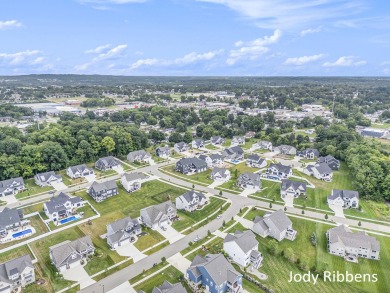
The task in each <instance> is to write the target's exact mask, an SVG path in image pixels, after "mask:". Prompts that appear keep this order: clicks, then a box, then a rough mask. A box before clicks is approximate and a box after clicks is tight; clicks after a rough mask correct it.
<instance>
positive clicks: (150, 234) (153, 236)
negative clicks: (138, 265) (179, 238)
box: [134, 227, 165, 251]
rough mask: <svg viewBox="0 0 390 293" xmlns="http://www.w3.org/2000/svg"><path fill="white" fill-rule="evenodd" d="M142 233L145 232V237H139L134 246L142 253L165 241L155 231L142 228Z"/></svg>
mask: <svg viewBox="0 0 390 293" xmlns="http://www.w3.org/2000/svg"><path fill="white" fill-rule="evenodd" d="M142 231H143V232H145V233H146V235H144V236H140V237H139V238H138V240H137V241H136V242H135V244H134V246H135V247H136V248H137V249H138V250H139V251H144V250H145V249H148V248H149V247H151V246H153V245H155V244H157V243H159V242H161V241H164V240H165V238H164V236H162V235H161V234H160V233H158V232H157V231H156V230H152V229H150V228H145V227H142Z"/></svg>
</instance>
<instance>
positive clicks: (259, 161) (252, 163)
mask: <svg viewBox="0 0 390 293" xmlns="http://www.w3.org/2000/svg"><path fill="white" fill-rule="evenodd" d="M246 165H247V166H248V167H252V168H264V167H266V166H267V161H266V160H265V159H263V158H260V156H259V155H256V154H251V155H248V158H247V159H246Z"/></svg>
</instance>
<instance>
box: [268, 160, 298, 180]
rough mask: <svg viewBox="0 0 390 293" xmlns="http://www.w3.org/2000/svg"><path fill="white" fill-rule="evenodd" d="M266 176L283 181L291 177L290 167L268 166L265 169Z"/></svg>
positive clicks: (278, 164) (279, 164)
mask: <svg viewBox="0 0 390 293" xmlns="http://www.w3.org/2000/svg"><path fill="white" fill-rule="evenodd" d="M267 175H268V177H270V178H274V177H275V179H279V180H281V179H285V178H288V177H290V176H291V175H292V169H291V167H290V166H285V165H283V164H282V163H277V164H274V163H272V164H270V165H269V167H268V169H267Z"/></svg>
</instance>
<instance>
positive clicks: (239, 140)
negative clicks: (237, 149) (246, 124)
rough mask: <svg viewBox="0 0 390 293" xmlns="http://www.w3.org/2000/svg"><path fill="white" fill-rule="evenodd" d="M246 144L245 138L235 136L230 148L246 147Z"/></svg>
mask: <svg viewBox="0 0 390 293" xmlns="http://www.w3.org/2000/svg"><path fill="white" fill-rule="evenodd" d="M244 144H245V137H243V136H233V138H232V141H231V142H230V146H236V145H244Z"/></svg>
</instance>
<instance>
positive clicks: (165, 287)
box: [138, 281, 187, 293]
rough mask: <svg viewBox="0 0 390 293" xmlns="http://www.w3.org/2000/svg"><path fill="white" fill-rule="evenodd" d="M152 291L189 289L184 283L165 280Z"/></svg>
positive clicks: (182, 292) (174, 292)
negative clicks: (172, 282)
mask: <svg viewBox="0 0 390 293" xmlns="http://www.w3.org/2000/svg"><path fill="white" fill-rule="evenodd" d="M138 293H140V292H138ZM152 293H187V290H186V289H185V288H184V286H183V285H182V283H176V284H171V283H169V282H168V281H164V283H163V284H162V285H161V286H157V287H154V288H153V290H152Z"/></svg>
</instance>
